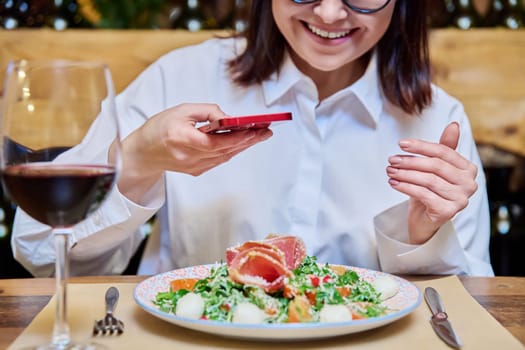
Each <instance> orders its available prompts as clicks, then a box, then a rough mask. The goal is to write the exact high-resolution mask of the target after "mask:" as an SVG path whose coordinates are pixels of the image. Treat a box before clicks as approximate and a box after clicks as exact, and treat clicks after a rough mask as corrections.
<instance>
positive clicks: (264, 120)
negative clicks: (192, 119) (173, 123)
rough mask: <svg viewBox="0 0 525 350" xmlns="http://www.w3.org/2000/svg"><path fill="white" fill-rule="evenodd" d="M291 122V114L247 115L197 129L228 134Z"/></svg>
mask: <svg viewBox="0 0 525 350" xmlns="http://www.w3.org/2000/svg"><path fill="white" fill-rule="evenodd" d="M286 120H292V113H289V112H285V113H273V114H259V115H248V116H242V117H229V118H223V119H219V120H215V121H213V122H211V123H209V124H206V125H203V126H201V127H199V130H201V131H203V132H206V133H218V132H229V131H236V130H246V129H261V128H267V127H269V126H270V124H271V123H273V122H280V121H286Z"/></svg>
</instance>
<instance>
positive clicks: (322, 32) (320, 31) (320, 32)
mask: <svg viewBox="0 0 525 350" xmlns="http://www.w3.org/2000/svg"><path fill="white" fill-rule="evenodd" d="M305 25H306V27H307V28H308V29H309V30H310V32H312V33H313V34H315V35H317V36H319V37H321V38H323V39H339V38H343V37H345V36H347V35H349V34H350V33H351V32H353V29H348V30H344V31H338V32H329V31H326V30H323V29H320V28H317V27H314V26H313V25H311V24H309V23H306V24H305Z"/></svg>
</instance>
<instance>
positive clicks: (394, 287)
mask: <svg viewBox="0 0 525 350" xmlns="http://www.w3.org/2000/svg"><path fill="white" fill-rule="evenodd" d="M372 286H373V287H374V289H375V290H376V292H379V293H381V300H386V299H389V298H391V297H393V296H394V295H396V294H397V292H399V284H398V283H397V281H396V280H395V279H394V278H393V277H392V276H388V275H384V276H379V277H378V278H376V279H375V280H374V281H373V282H372Z"/></svg>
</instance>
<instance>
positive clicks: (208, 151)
mask: <svg viewBox="0 0 525 350" xmlns="http://www.w3.org/2000/svg"><path fill="white" fill-rule="evenodd" d="M223 117H226V115H225V114H224V112H223V111H222V110H221V109H220V108H219V107H218V106H217V105H214V104H181V105H178V106H176V107H173V108H170V109H168V110H166V111H163V112H161V113H159V114H157V115H155V116H153V117H152V118H150V119H149V120H148V121H147V122H146V123H144V124H143V125H142V126H141V127H140V128H138V129H137V130H135V131H134V132H133V133H131V134H130V135H129V136H128V137H127V138H126V139H125V140H124V141H123V142H122V156H123V157H122V159H123V169H122V172H121V176H120V177H119V182H118V187H119V190H120V192H121V193H123V194H124V195H125V196H126V197H128V198H129V199H131V200H133V201H136V202H138V203H140V199H141V198H142V196H143V195H144V194H145V193H146V192H147V191H148V190H149V189H150V188H151V187H152V186H153V185H154V184H155V183H157V182H158V181H159V179H160V178H161V177H162V176H163V174H164V171H166V170H169V171H176V172H181V173H186V174H190V175H194V176H197V175H200V174H202V173H204V172H205V171H207V170H209V169H211V168H213V167H216V166H217V165H219V164H222V163H224V162H226V161H228V160H230V159H231V158H232V157H234V156H235V155H236V154H238V153H240V152H242V151H244V150H245V149H247V148H248V147H250V146H253V145H254V144H256V143H258V142H260V141H263V140H266V139H268V138H269V137H270V136H271V135H272V132H271V131H270V130H269V129H260V130H256V131H255V130H245V131H237V132H232V133H229V134H221V135H214V134H206V133H204V132H202V131H199V130H198V129H197V128H195V124H196V123H197V122H204V121H213V120H216V119H220V118H223Z"/></svg>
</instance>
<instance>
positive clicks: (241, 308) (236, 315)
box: [232, 302, 266, 324]
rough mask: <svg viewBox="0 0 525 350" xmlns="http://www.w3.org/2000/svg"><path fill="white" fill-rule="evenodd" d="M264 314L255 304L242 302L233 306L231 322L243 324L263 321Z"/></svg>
mask: <svg viewBox="0 0 525 350" xmlns="http://www.w3.org/2000/svg"><path fill="white" fill-rule="evenodd" d="M265 318H266V314H265V313H264V311H263V310H261V309H259V308H258V307H257V306H256V305H254V304H252V303H249V302H242V303H239V304H237V305H236V306H235V309H234V310H233V317H232V322H235V323H244V324H259V323H263V322H264V319H265Z"/></svg>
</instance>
